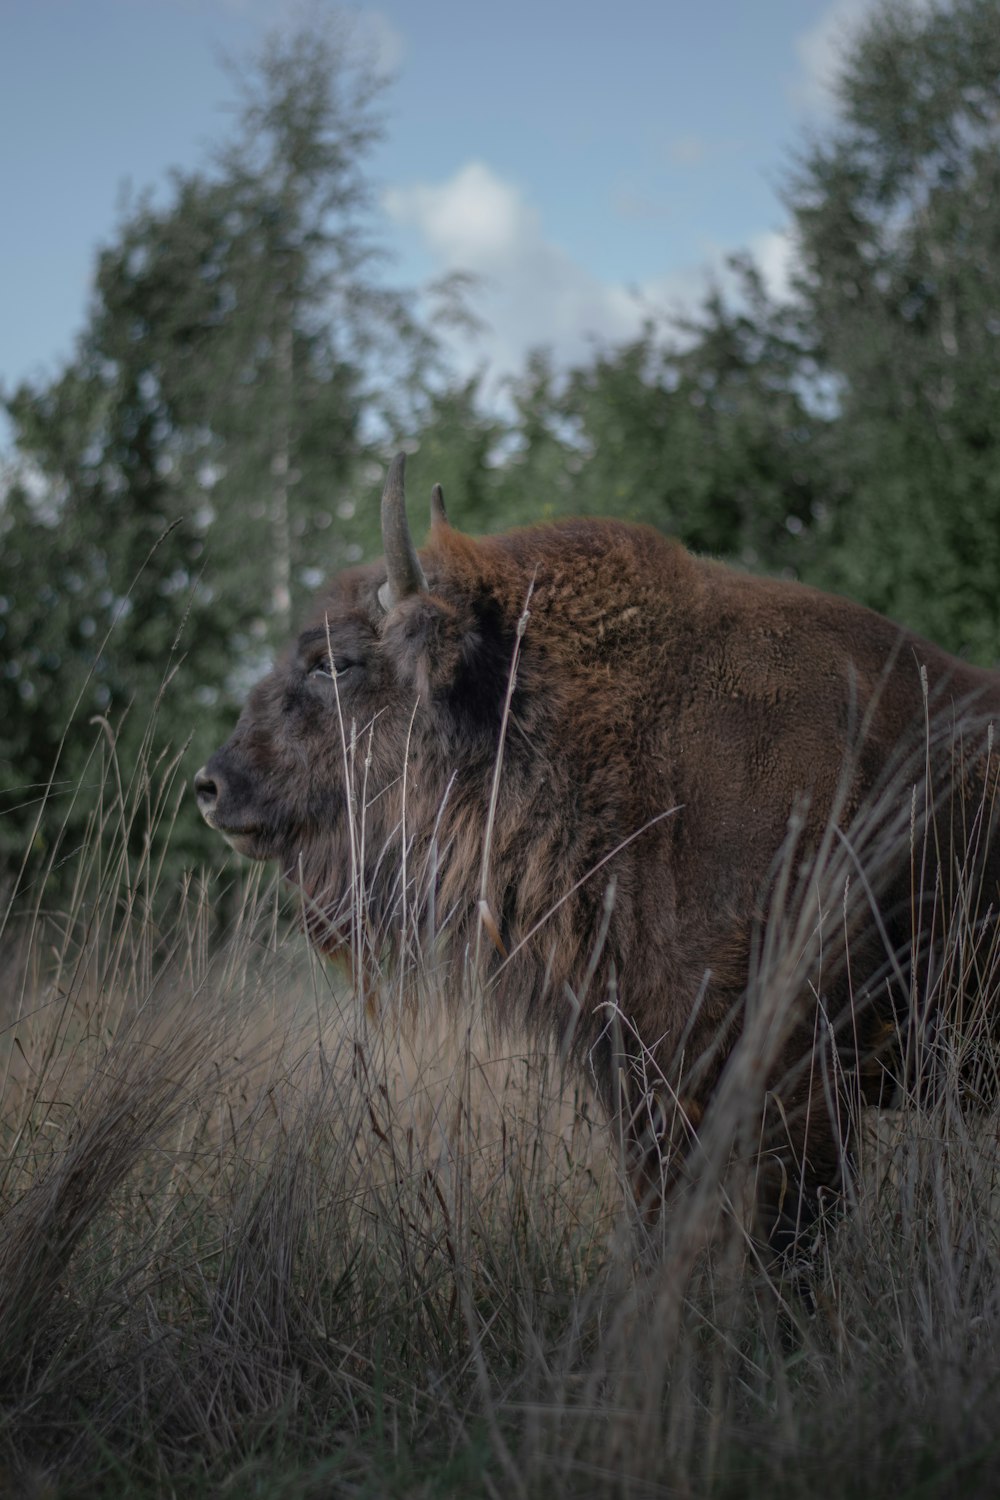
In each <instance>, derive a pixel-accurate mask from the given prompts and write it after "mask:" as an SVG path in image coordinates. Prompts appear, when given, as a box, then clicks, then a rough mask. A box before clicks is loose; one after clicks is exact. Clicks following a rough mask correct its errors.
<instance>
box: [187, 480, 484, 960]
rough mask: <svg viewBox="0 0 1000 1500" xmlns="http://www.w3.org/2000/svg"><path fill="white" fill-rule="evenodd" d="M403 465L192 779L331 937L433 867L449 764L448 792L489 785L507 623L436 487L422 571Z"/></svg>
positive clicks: (240, 846)
mask: <svg viewBox="0 0 1000 1500" xmlns="http://www.w3.org/2000/svg"><path fill="white" fill-rule="evenodd" d="M403 471H404V456H403V455H402V454H399V455H398V456H397V457H396V459H395V460H394V461H393V463H392V465H391V468H390V470H389V474H388V477H387V480H386V484H385V489H384V492H383V496H382V535H383V542H384V546H385V557H384V560H382V561H379V562H377V563H373V564H371V565H369V566H365V567H359V568H354V569H350V570H348V571H345V572H343V573H341V574H339V575H338V576H337V577H336V578H335V579H334V580H333V582H332V584H331V586H330V588H329V591H328V592H327V593H326V595H325V597H323V598H322V600H321V602H320V603H319V606H318V608H317V609H316V611H315V613H314V615H313V617H312V618H311V619H310V620H309V621H308V622H307V624H306V626H305V629H304V630H303V631H302V632H301V634H300V635H299V637H298V639H297V640H296V642H295V643H294V645H293V646H292V648H291V649H290V650H288V651H287V652H286V654H285V655H284V656H283V657H282V658H281V659H280V660H279V661H278V663H277V665H276V666H275V667H274V669H273V670H272V671H271V672H270V673H269V675H268V676H267V677H265V678H264V679H263V680H262V681H261V682H260V683H258V684H257V686H256V687H255V688H254V689H253V691H252V693H251V694H250V697H249V700H248V702H247V704H246V706H245V708H244V710H243V713H242V714H241V716H240V719H239V722H238V724H237V726H236V729H235V731H234V733H233V735H232V736H231V738H230V739H229V741H228V742H227V743H226V744H225V745H223V746H222V748H221V749H220V750H217V751H216V752H215V754H214V755H213V756H212V757H211V759H210V760H209V761H208V762H207V764H206V765H205V766H204V767H203V768H202V769H201V770H200V771H199V772H198V774H197V776H196V777H195V790H196V794H197V798H198V805H199V808H200V810H201V813H202V816H203V817H204V818H205V820H206V822H207V823H208V824H209V825H210V826H211V827H213V828H215V829H217V830H218V831H219V832H220V833H221V834H222V835H223V836H224V837H225V838H226V839H227V840H228V842H229V843H230V844H231V845H232V847H233V848H234V849H235V850H237V852H239V853H240V854H243V855H246V856H249V857H250V858H252V859H258V860H276V861H277V862H278V863H279V864H280V866H281V868H282V871H283V873H284V874H285V875H286V876H287V877H288V878H289V879H291V880H292V881H294V882H295V883H296V884H298V885H299V886H301V888H302V890H303V892H304V895H305V898H306V913H307V923H308V926H309V930H310V934H311V936H312V937H313V938H314V940H316V941H318V942H319V943H320V945H321V946H322V947H324V948H325V949H327V950H328V951H334V950H336V949H338V948H339V947H341V946H342V945H343V943H344V941H345V939H346V935H347V932H348V930H349V928H350V926H351V923H352V920H353V916H354V915H355V914H357V913H358V912H359V911H360V910H361V909H362V906H363V909H364V919H365V923H366V925H367V926H368V928H369V930H370V931H371V930H372V929H375V930H379V929H385V928H387V926H388V924H389V923H390V922H391V920H392V918H393V915H394V914H396V913H398V911H399V910H400V909H401V908H404V909H405V905H406V900H407V890H408V888H409V890H410V893H411V895H412V892H413V891H414V890H416V891H417V892H418V894H419V896H420V897H421V898H422V897H423V896H426V895H427V893H428V892H429V891H430V890H431V889H432V888H433V887H435V885H437V884H438V883H439V880H440V875H441V868H440V867H443V865H444V864H446V863H447V857H446V856H447V854H448V853H449V852H450V853H454V847H453V846H454V840H455V832H456V831H455V829H454V828H453V829H452V836H451V841H450V844H449V850H448V851H445V850H438V849H437V848H435V847H433V843H434V841H433V830H434V825H435V820H436V819H437V818H439V816H440V813H441V808H442V804H443V803H444V802H445V801H447V799H448V797H449V793H450V792H451V791H452V790H453V783H454V781H455V776H456V771H457V770H458V769H459V768H460V769H461V772H462V776H461V782H462V785H461V788H460V789H458V790H457V791H455V792H454V801H455V802H456V803H460V802H461V801H462V800H463V798H464V799H465V800H468V799H469V796H470V788H478V789H479V790H480V791H481V789H482V787H483V786H484V785H485V784H486V783H487V780H488V776H489V770H490V767H491V765H492V763H493V757H494V754H495V749H496V744H497V739H498V732H499V724H500V719H501V713H502V705H503V700H504V697H505V691H506V682H507V677H508V672H509V667H510V660H511V647H512V641H513V639H514V636H513V633H512V631H511V629H510V628H508V627H506V626H505V624H504V619H503V616H502V613H501V612H500V611H499V610H498V606H497V598H496V592H495V591H489V590H487V589H485V588H484V586H483V583H482V580H481V579H478V578H477V576H476V567H475V561H474V554H473V553H472V552H471V551H470V550H469V549H468V548H463V546H462V542H463V541H464V539H463V538H461V537H459V536H458V535H457V533H454V532H451V529H450V528H449V526H448V521H447V516H446V513H445V509H444V501H443V496H442V494H441V489H440V486H435V487H434V491H433V493H432V499H431V520H432V534H431V546H430V548H429V549H428V553H427V556H426V568H427V572H426V573H425V567H424V565H423V564H422V563H421V560H420V558H419V557H418V556H417V553H416V550H415V548H414V545H413V541H412V538H411V536H410V531H409V527H408V525H407V519H406V508H405V497H404V488H403ZM446 532H447V533H450V545H449V546H448V547H447V552H448V566H447V567H445V566H444V560H443V553H442V549H443V548H444V547H445V538H444V534H445V533H446ZM473 795H474V793H473ZM408 857H409V858H410V860H411V868H410V871H409V872H407V869H406V865H407V858H408ZM417 860H421V861H423V864H422V865H420V866H417V865H416V863H415V862H416V861H417ZM359 903H360V904H359ZM383 935H384V932H383Z"/></svg>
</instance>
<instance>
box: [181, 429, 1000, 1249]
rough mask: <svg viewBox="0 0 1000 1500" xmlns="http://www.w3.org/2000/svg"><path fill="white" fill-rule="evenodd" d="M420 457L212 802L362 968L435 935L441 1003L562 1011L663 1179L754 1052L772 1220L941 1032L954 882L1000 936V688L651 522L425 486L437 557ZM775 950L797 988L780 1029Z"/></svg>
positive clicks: (256, 705)
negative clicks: (496, 515)
mask: <svg viewBox="0 0 1000 1500" xmlns="http://www.w3.org/2000/svg"><path fill="white" fill-rule="evenodd" d="M403 467H404V460H403V456H402V455H400V456H398V457H397V458H396V459H395V460H394V462H393V464H392V466H391V468H390V470H389V474H388V478H387V481H386V486H385V491H384V494H383V498H382V534H383V543H384V547H385V557H384V559H383V560H380V561H378V562H375V563H372V564H370V565H367V566H363V567H357V568H352V569H349V570H347V571H345V572H342V573H340V574H339V575H338V576H336V577H335V578H334V579H333V581H332V582H331V584H330V585H329V587H328V589H327V590H326V591H325V592H324V594H323V595H322V597H321V599H320V601H319V603H318V606H317V608H316V610H315V612H314V614H313V616H312V618H311V620H309V621H308V623H307V624H306V627H305V629H304V630H303V631H302V633H301V634H300V635H299V637H298V639H297V641H296V642H295V644H294V645H293V646H292V647H291V649H290V650H289V651H288V652H287V654H286V655H285V656H284V657H283V659H281V660H280V661H279V663H278V664H277V665H276V666H275V667H274V669H273V670H272V671H271V673H270V675H269V676H267V677H266V678H264V679H263V680H262V681H261V682H260V683H259V684H258V685H257V686H256V687H255V688H254V689H253V691H252V693H251V694H250V697H249V700H248V702H247V705H246V707H245V708H244V710H243V713H242V715H241V716H240V719H239V722H238V724H237V726H236V729H235V731H234V733H233V735H232V737H231V738H230V740H229V741H228V743H227V744H226V745H224V746H223V748H222V749H220V750H218V751H217V752H216V753H215V754H214V755H213V756H212V757H211V759H210V760H209V762H208V764H207V765H206V766H205V767H204V768H203V769H202V770H201V771H200V772H199V773H198V775H197V777H196V779H195V786H196V790H197V796H198V802H199V806H200V808H201V810H202V813H203V815H204V816H205V818H206V820H207V821H208V822H209V823H210V824H211V825H212V827H213V828H216V829H218V831H219V832H220V833H221V834H223V835H224V836H225V837H226V838H227V839H228V840H229V842H230V843H231V844H232V846H233V847H234V848H235V849H236V850H238V851H239V852H240V853H241V854H244V855H247V856H249V857H251V858H253V859H258V860H276V861H277V862H278V863H279V865H280V867H281V869H282V871H283V873H284V874H285V875H286V876H287V877H288V878H289V879H290V880H291V881H293V882H295V883H296V885H297V886H298V887H299V888H300V890H301V893H302V904H303V909H304V911H305V917H306V924H307V927H308V930H309V933H310V936H311V937H312V939H313V940H314V941H315V942H316V943H317V944H319V945H320V946H321V947H322V948H323V949H324V950H325V951H327V952H329V953H336V952H341V953H346V954H348V955H349V956H351V957H353V959H354V962H355V965H356V972H360V971H361V970H364V971H365V972H366V973H369V974H370V973H371V971H372V970H373V969H374V968H375V967H376V966H377V965H378V963H379V962H384V961H385V960H386V959H387V957H389V956H391V955H392V954H393V953H394V952H395V953H396V954H397V955H398V954H399V952H400V950H401V949H403V948H405V949H407V950H408V951H412V949H413V947H414V946H417V947H419V948H421V949H422V950H423V951H424V952H426V953H431V952H433V953H434V954H435V957H436V961H438V962H439V963H441V965H442V972H443V974H444V976H445V978H444V983H445V985H446V987H447V988H449V989H450V990H451V992H452V994H453V995H454V996H456V997H461V996H462V995H468V994H470V993H472V992H473V991H474V990H475V988H476V987H477V986H479V987H480V988H481V990H482V991H483V992H484V993H485V994H486V995H487V996H488V997H489V998H490V1000H491V1002H492V1006H493V1013H494V1014H495V1015H496V1016H497V1017H499V1018H500V1019H501V1020H506V1019H508V1018H513V1019H516V1020H517V1021H518V1022H522V1023H523V1022H527V1023H528V1025H529V1026H531V1027H533V1028H535V1029H536V1030H540V1031H542V1032H548V1033H550V1034H552V1033H554V1034H556V1035H558V1036H559V1037H560V1038H561V1039H562V1042H563V1044H564V1045H565V1046H566V1047H567V1050H568V1051H571V1052H572V1055H573V1056H575V1057H576V1058H577V1059H578V1060H579V1061H580V1063H581V1065H583V1066H585V1067H586V1068H587V1069H588V1070H589V1071H590V1072H591V1075H592V1077H593V1078H594V1079H595V1081H596V1084H597V1087H598V1089H599V1091H600V1093H601V1094H602V1096H603V1098H604V1100H605V1103H606V1105H607V1107H608V1109H609V1111H610V1112H611V1113H612V1114H613V1115H614V1116H616V1117H617V1118H618V1119H619V1120H620V1121H621V1123H622V1126H623V1128H624V1130H625V1133H626V1138H627V1140H628V1142H629V1154H630V1161H631V1168H632V1174H633V1178H634V1185H635V1188H636V1192H637V1194H638V1195H639V1196H640V1197H645V1198H646V1199H647V1202H648V1200H650V1199H651V1198H655V1199H657V1200H659V1199H660V1198H661V1197H662V1191H663V1189H664V1187H669V1186H670V1185H671V1184H672V1183H673V1182H674V1181H675V1180H676V1179H677V1178H679V1177H683V1176H684V1175H685V1173H684V1163H685V1161H688V1162H693V1160H694V1155H695V1154H696V1151H697V1146H698V1141H699V1132H701V1133H702V1134H703V1133H704V1128H705V1126H704V1122H705V1121H706V1119H709V1118H711V1111H712V1108H713V1104H714V1103H715V1102H716V1101H717V1099H718V1097H719V1095H720V1091H722V1090H723V1088H724V1084H725V1080H726V1076H727V1069H731V1068H732V1067H733V1066H734V1063H733V1059H734V1057H735V1056H736V1055H737V1054H738V1053H739V1049H740V1046H741V1045H742V1048H743V1051H742V1053H741V1054H740V1057H741V1066H742V1068H743V1070H744V1073H745V1075H746V1078H747V1079H749V1080H755V1086H756V1087H757V1089H758V1097H759V1102H760V1132H759V1135H758V1140H757V1146H758V1148H759V1150H760V1153H761V1161H762V1162H763V1163H764V1166H765V1167H766V1166H768V1165H770V1168H771V1169H772V1170H771V1171H770V1172H768V1171H767V1170H762V1171H761V1172H760V1180H761V1182H762V1183H764V1185H765V1186H764V1189H763V1190H762V1192H761V1194H760V1214H761V1220H762V1228H763V1231H764V1233H765V1234H768V1235H770V1237H771V1240H772V1243H775V1244H777V1243H781V1242H782V1241H783V1239H787V1238H789V1237H790V1236H794V1234H795V1232H796V1230H797V1229H798V1228H800V1227H801V1225H802V1224H803V1222H805V1221H806V1220H808V1219H809V1218H810V1216H811V1215H813V1214H814V1213H815V1209H816V1205H817V1201H818V1200H819V1198H820V1197H821V1195H822V1190H823V1189H824V1188H826V1187H832V1186H834V1185H835V1184H836V1182H837V1180H838V1177H839V1175H840V1173H841V1172H842V1170H843V1160H844V1140H845V1132H846V1128H847V1127H846V1125H845V1121H846V1120H847V1119H848V1118H849V1117H850V1110H849V1108H848V1107H847V1105H848V1103H849V1102H850V1101H851V1100H854V1101H857V1100H860V1101H862V1102H863V1101H865V1100H877V1099H880V1098H882V1099H884V1098H885V1097H886V1092H887V1090H888V1089H890V1088H893V1087H898V1086H899V1084H900V1083H901V1082H905V1078H904V1077H903V1075H904V1074H905V1070H906V1067H907V1066H908V1064H907V1061H906V1059H907V1056H908V1054H910V1053H911V1052H912V1048H911V1046H910V1043H911V1041H912V1040H913V1038H914V1036H915V1034H916V1031H917V1030H919V1029H920V1028H923V1031H924V1032H926V1031H927V1029H928V1027H933V1025H934V1017H933V1016H932V1015H931V1013H930V1009H929V1002H928V1000H927V994H928V981H927V979H926V975H927V972H928V969H929V967H930V968H932V967H933V953H934V951H935V944H936V943H937V941H938V932H939V929H940V920H939V918H938V916H937V915H936V914H937V913H938V910H939V907H940V905H941V903H942V901H943V900H944V899H945V897H946V896H947V893H948V890H949V889H950V888H951V887H953V886H954V885H955V883H956V881H957V880H958V879H959V877H960V878H961V881H962V882H963V890H964V891H965V892H966V895H965V896H964V897H963V900H964V903H965V905H964V910H965V920H966V924H967V925H966V932H967V934H971V938H970V939H969V941H971V943H972V944H973V946H975V944H976V943H977V942H979V940H980V938H982V941H983V942H984V943H985V942H986V941H987V940H988V936H989V929H990V925H991V920H992V911H993V906H994V904H995V898H996V890H997V878H998V874H1000V841H998V839H997V837H996V808H995V805H994V804H995V801H996V796H995V793H996V783H997V777H996V767H995V757H994V755H993V742H992V718H993V716H994V714H995V712H996V711H997V710H998V709H1000V678H998V676H997V675H996V674H994V673H990V672H987V671H985V670H981V669H978V668H975V667H972V666H969V665H968V664H966V663H964V662H961V661H959V660H957V659H956V658H954V657H952V656H950V655H948V654H947V653H946V652H944V651H942V650H940V649H939V648H937V647H936V646H934V645H932V644H930V643H929V642H927V641H925V640H922V639H920V638H918V637H916V636H914V635H912V634H911V633H909V632H908V631H905V630H903V629H901V628H900V627H899V626H897V625H895V624H892V623H891V622H890V621H888V620H885V619H883V618H881V617H880V616H878V615H876V614H874V613H872V612H871V611H869V610H867V609H864V608H862V607H860V606H859V605H857V604H854V603H851V602H849V601H847V600H844V599H841V598H837V597H833V596H829V595H825V594H822V593H819V592H817V591H815V590H813V589H810V588H807V587H805V586H802V585H800V584H797V583H791V582H784V581H777V580H767V579H762V578H756V577H749V576H745V575H744V574H742V573H740V572H737V571H734V570H733V569H731V568H728V567H726V566H724V565H722V564H720V563H718V562H715V561H710V560H706V559H703V558H698V557H694V556H692V555H690V554H689V553H688V552H687V551H686V550H685V549H684V548H683V547H682V546H681V545H680V544H679V543H678V542H676V541H673V540H670V539H668V538H666V537H663V536H661V535H659V534H658V533H657V532H655V531H654V530H652V529H650V528H649V527H646V526H638V525H630V524H626V523H623V522H620V521H611V520H601V521H599V520H566V521H559V522H555V523H553V524H549V525H539V526H535V527H529V528H526V529H523V530H516V531H512V532H510V533H508V534H506V535H502V536H496V537H485V538H481V539H475V540H474V539H472V538H470V537H467V536H464V535H462V534H461V533H460V532H459V531H458V530H457V529H455V528H454V527H452V526H451V525H450V524H449V522H448V519H447V516H446V514H445V510H444V504H443V500H442V497H441V493H440V490H439V489H438V488H435V491H434V495H433V498H432V504H431V520H432V525H431V531H430V537H429V540H428V542H427V545H426V546H425V547H424V548H423V549H422V551H421V552H420V553H418V552H417V550H416V549H415V547H414V544H413V541H412V539H411V536H410V532H409V528H408V525H407V518H406V509H405V501H404V493H403ZM956 872H958V874H956ZM969 892H972V893H973V897H974V900H973V899H972V897H970V896H969V895H968V893H969ZM810 902H812V903H813V904H812V906H810V904H809V903H810ZM975 903H978V905H976V904H975ZM980 912H981V913H982V915H979V913H980ZM776 933H778V934H779V935H780V934H781V933H784V934H786V939H787V940H786V941H785V946H784V949H783V950H782V951H783V952H784V954H785V958H784V960H783V963H784V967H783V968H782V967H781V965H780V964H778V965H776V964H775V960H774V954H775V952H776V951H777V948H778V947H780V946H781V944H780V943H778V942H777V939H776V937H775V934H776ZM788 934H791V937H788V936H787V935H788ZM796 934H800V935H802V934H804V937H803V938H802V941H801V942H800V941H799V937H798V936H796ZM806 938H808V940H809V941H808V943H807V942H806V941H805V939H806ZM809 943H812V949H813V957H812V958H811V959H809V960H808V961H806V960H803V959H802V957H801V953H800V952H799V948H802V949H803V950H804V949H805V948H806V947H808V946H809ZM796 944H797V945H798V946H797V947H796ZM793 949H794V951H792V950H793ZM789 954H791V956H790V957H789ZM817 955H818V956H817ZM769 965H770V968H769V967H768V966H769ZM921 965H922V966H923V967H922V968H921V969H920V972H921V975H922V978H921V982H920V984H919V985H918V984H917V982H916V977H915V976H916V975H917V971H918V968H919V967H920V966H921ZM779 969H780V970H781V973H782V974H784V976H785V980H784V981H783V982H788V976H789V975H791V981H790V982H791V984H792V986H793V988H795V990H796V991H797V994H796V996H795V998H794V1003H793V1004H791V1005H790V1006H788V1007H786V1009H785V1012H784V1013H783V1019H782V1020H781V1024H780V1025H775V1024H772V1022H768V1023H767V1024H766V1025H765V1024H763V1023H761V1022H760V1015H761V1012H762V1006H764V1002H765V1000H766V998H767V995H768V994H769V993H770V990H769V986H770V989H771V990H773V988H774V986H775V985H777V984H778V982H779V978H780V975H779V972H778V971H779ZM931 987H932V986H931ZM918 992H919V993H918ZM936 1003H937V1002H935V1004H936ZM754 1025H756V1026H757V1030H756V1031H754V1030H753V1026H754ZM748 1048H749V1049H750V1051H749V1054H748V1051H747V1049H748ZM848 1096H849V1097H848Z"/></svg>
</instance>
